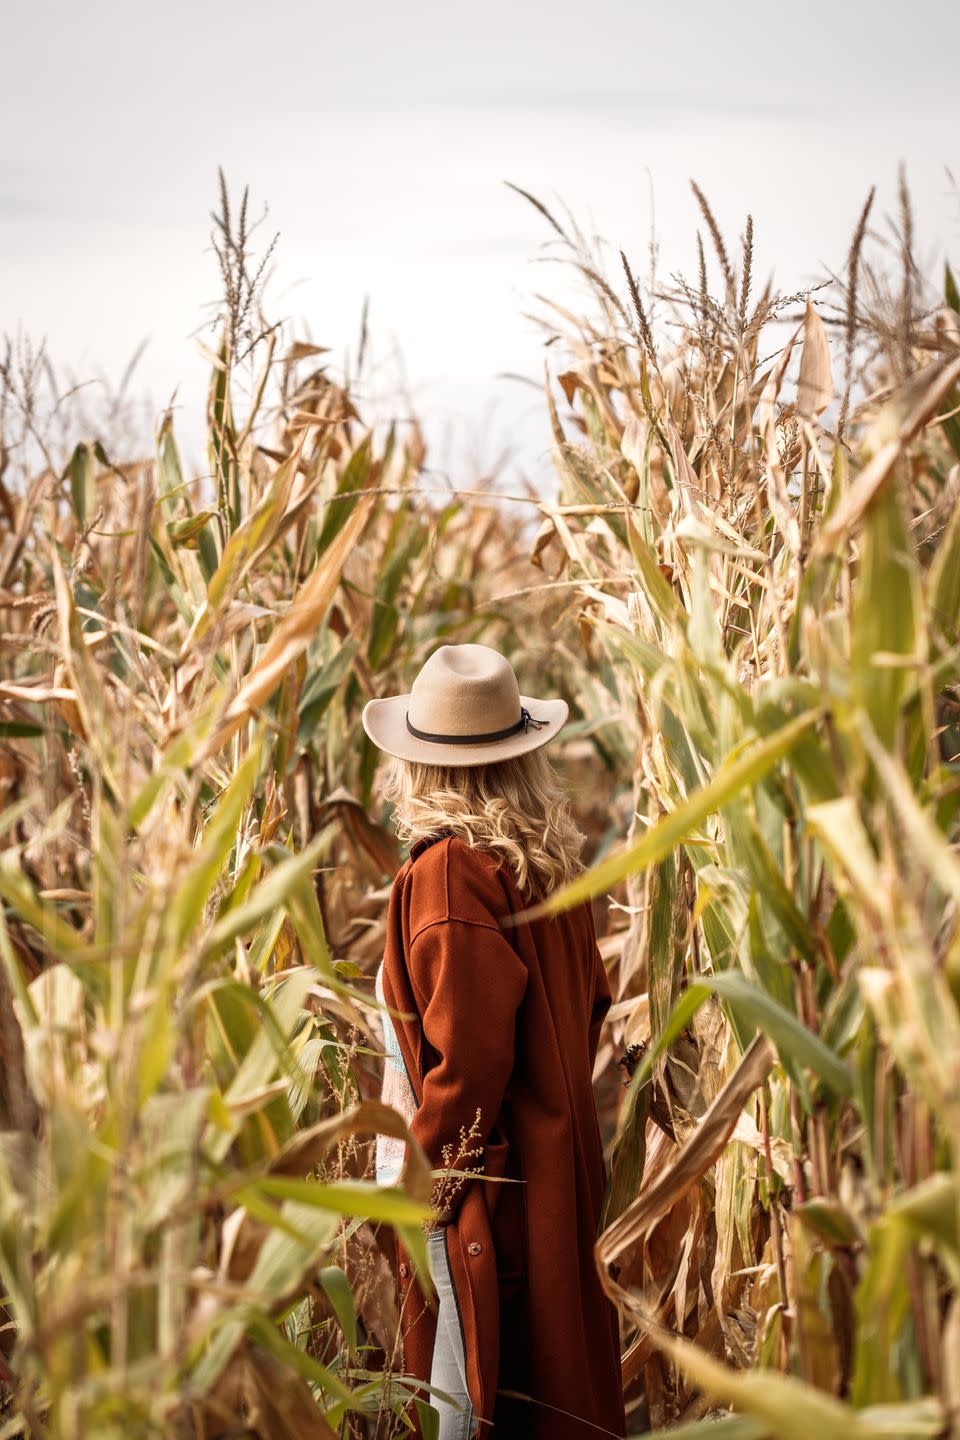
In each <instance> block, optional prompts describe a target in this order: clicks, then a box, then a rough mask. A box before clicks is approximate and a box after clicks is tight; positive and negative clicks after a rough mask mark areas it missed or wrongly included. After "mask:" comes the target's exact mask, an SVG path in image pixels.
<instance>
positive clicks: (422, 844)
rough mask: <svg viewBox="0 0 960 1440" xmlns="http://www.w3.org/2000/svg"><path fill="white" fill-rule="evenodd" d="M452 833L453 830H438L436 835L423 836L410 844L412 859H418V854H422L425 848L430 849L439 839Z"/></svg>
mask: <svg viewBox="0 0 960 1440" xmlns="http://www.w3.org/2000/svg"><path fill="white" fill-rule="evenodd" d="M452 835H453V831H452V830H438V831H437V832H436V834H434V835H423V836H421V837H420V839H419V840H415V841H414V842H413V844H412V845H411V846H410V859H411V860H416V858H417V856H418V855H422V854H423V852H424V850H428V849H429V848H430V846H431V845H435V844H436V843H437V841H438V840H444V839H446V837H447V836H452Z"/></svg>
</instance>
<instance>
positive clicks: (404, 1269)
mask: <svg viewBox="0 0 960 1440" xmlns="http://www.w3.org/2000/svg"><path fill="white" fill-rule="evenodd" d="M406 1278H407V1262H406V1260H401V1261H400V1279H401V1280H406Z"/></svg>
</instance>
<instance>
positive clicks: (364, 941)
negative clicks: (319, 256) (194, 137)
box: [0, 186, 960, 1440]
mask: <svg viewBox="0 0 960 1440" xmlns="http://www.w3.org/2000/svg"><path fill="white" fill-rule="evenodd" d="M534 203H536V204H537V205H538V208H539V209H540V211H541V215H542V219H543V223H544V226H545V227H546V228H547V230H548V233H549V234H550V236H551V237H552V239H553V241H554V243H555V245H556V247H557V251H558V253H560V254H562V255H563V256H565V257H566V258H567V259H568V260H569V262H570V264H571V265H572V266H574V267H576V268H577V270H578V272H579V275H580V276H581V279H582V282H583V287H584V288H583V294H584V303H583V306H582V313H581V314H580V315H575V314H573V313H571V312H570V311H569V309H567V308H561V307H559V306H554V307H551V306H549V304H547V302H544V314H543V323H544V327H545V329H546V330H547V331H549V334H550V338H551V342H552V343H551V345H550V348H549V350H548V354H549V356H550V378H549V381H548V383H547V387H546V395H545V405H546V406H547V407H548V413H549V419H550V423H551V425H552V430H553V437H554V454H555V463H556V483H555V487H554V489H553V491H552V492H551V493H544V494H539V495H538V494H535V493H534V492H532V491H529V492H528V493H526V494H524V495H519V496H515V497H514V499H513V500H512V501H511V502H510V503H509V504H508V503H507V502H505V501H504V499H503V498H502V497H501V496H500V495H498V494H492V493H491V495H489V496H484V495H482V494H477V493H473V492H471V493H467V492H464V493H459V494H458V493H456V492H455V491H447V492H446V493H443V494H438V493H437V492H436V490H435V488H433V487H431V486H430V485H429V484H427V483H425V481H424V473H423V472H424V465H425V458H426V457H425V446H424V442H423V439H422V436H421V432H420V430H419V429H418V427H417V426H416V424H413V423H405V424H399V423H398V424H396V425H393V426H390V427H384V426H368V425H367V424H366V423H365V419H364V415H363V414H362V406H361V405H360V404H359V402H358V401H357V400H356V398H355V395H352V394H351V389H352V387H351V384H350V383H349V381H348V382H346V383H340V382H338V381H337V380H335V379H334V378H333V376H332V374H331V366H330V365H329V364H328V363H327V358H326V357H325V355H324V353H323V352H322V351H321V350H320V349H319V348H318V347H315V346H313V345H310V344H307V343H305V342H303V341H301V340H298V339H297V337H296V336H295V335H294V334H291V333H287V331H286V330H285V329H284V328H282V327H274V326H272V325H271V324H270V323H269V320H268V318H267V317H266V316H265V315H264V314H263V308H262V306H263V301H262V294H261V287H260V278H261V272H260V270H259V265H258V261H257V259H256V257H255V256H254V255H253V254H252V253H251V252H252V246H251V243H250V241H249V237H248V234H247V231H246V221H245V213H244V211H245V207H241V208H239V209H238V210H237V211H236V213H235V214H231V212H230V207H229V205H227V204H226V197H225V196H223V197H222V203H221V213H220V216H219V230H218V253H219V255H220V261H221V268H222V278H223V282H224V303H223V308H222V313H221V318H220V325H219V329H218V332H217V339H216V342H215V346H214V349H213V351H212V352H211V357H210V359H211V382H210V390H209V405H208V420H209V457H210V465H209V474H208V476H207V477H203V478H196V479H195V478H194V477H192V476H191V475H189V474H186V473H184V468H183V467H182V465H181V461H180V458H179V452H178V447H177V441H176V438H175V434H174V426H173V421H172V418H171V416H170V415H169V414H168V415H166V416H165V417H164V418H163V420H162V422H161V423H160V424H159V426H158V432H157V435H156V439H155V450H154V452H153V453H151V454H149V455H145V456H144V455H143V454H141V452H140V451H139V450H138V449H137V448H136V443H137V442H134V441H132V440H130V439H129V437H128V436H127V435H126V432H125V430H124V425H123V417H122V415H121V414H119V412H118V411H117V410H116V409H115V410H114V412H113V413H111V412H110V410H109V407H108V408H107V409H105V410H104V411H103V412H102V413H99V412H98V413H96V414H93V413H90V412H88V411H85V410H83V409H82V408H81V399H80V398H78V397H76V396H74V397H71V396H68V395H61V394H60V393H59V392H58V390H57V388H56V379H55V376H54V375H53V373H52V371H51V370H50V368H49V367H48V365H47V363H46V361H45V358H44V357H43V355H42V354H39V353H35V352H31V351H30V350H29V348H28V347H27V346H26V345H25V344H23V343H20V344H8V345H7V347H6V352H5V355H4V357H3V361H2V368H0V632H2V642H0V643H2V654H3V666H2V673H0V796H2V801H0V813H2V821H0V897H2V913H0V959H2V964H0V1054H2V1069H0V1292H2V1307H3V1308H2V1316H0V1321H2V1327H0V1440H8V1437H15V1436H27V1435H29V1436H32V1437H47V1436H49V1437H51V1440H74V1437H98V1440H110V1437H116V1440H120V1437H152V1436H164V1437H167V1436H169V1437H176V1440H188V1437H207V1440H213V1437H218V1436H219V1437H224V1440H226V1437H227V1436H234V1437H239V1436H249V1437H263V1440H267V1437H269V1440H285V1437H290V1440H294V1437H296V1440H312V1437H317V1440H322V1437H326V1440H329V1437H334V1436H336V1437H350V1440H359V1437H374V1436H375V1437H377V1440H387V1437H393V1436H400V1435H403V1434H405V1433H406V1425H405V1422H404V1420H403V1413H402V1412H403V1410H404V1406H405V1405H406V1404H407V1403H408V1399H409V1389H408V1387H407V1386H406V1384H405V1381H404V1374H403V1369H402V1365H401V1364H400V1361H399V1357H398V1355H397V1315H396V1305H395V1299H394V1289H393V1280H392V1275H391V1271H390V1266H389V1263H388V1259H387V1257H388V1256H389V1255H390V1254H391V1242H392V1237H393V1235H394V1232H395V1231H398V1232H399V1233H400V1235H401V1237H402V1239H403V1241H404V1243H405V1245H407V1246H408V1247H410V1248H411V1250H412V1251H413V1253H414V1255H415V1257H416V1258H417V1259H418V1260H419V1263H420V1264H421V1265H425V1264H426V1257H425V1250H424V1246H423V1240H422V1231H421V1225H422V1222H423V1221H424V1219H425V1218H426V1216H427V1214H428V1211H427V1207H426V1203H425V1202H426V1200H427V1198H428V1197H429V1194H430V1185H431V1180H430V1174H429V1171H428V1170H427V1169H426V1166H425V1164H424V1162H423V1157H422V1153H418V1152H417V1151H415V1150H414V1149H413V1147H412V1146H411V1147H408V1162H407V1167H406V1170H405V1172H404V1175H403V1176H402V1183H401V1185H400V1186H398V1187H397V1188H396V1189H393V1188H386V1187H378V1186H376V1185H375V1183H374V1181H373V1141H374V1138H375V1135H376V1133H377V1132H379V1131H384V1130H388V1129H390V1130H392V1131H393V1133H396V1134H400V1135H402V1134H404V1133H405V1131H404V1130H403V1126H402V1121H401V1120H400V1118H399V1116H396V1115H395V1114H394V1113H393V1112H392V1111H389V1110H386V1109H385V1108H384V1107H382V1106H381V1105H380V1104H379V1101H378V1099H377V1096H378V1095H379V1084H380V1067H381V1063H382V1060H381V1048H380V1032H379V1026H378V1017H377V1006H376V1001H375V998H374V995H373V974H374V971H375V968H376V965H377V963H378V962H379V959H380V955H381V953H382V944H383V934H384V931H383V926H384V919H385V912H386V902H387V897H388V894H389V889H390V884H391V880H392V877H393V875H394V873H395V871H396V870H397V868H398V866H399V865H400V863H401V862H402V860H403V858H404V856H403V854H402V853H401V851H400V849H399V847H398V845H397V842H396V840H395V837H394V835H393V831H392V828H391V825H390V816H389V815H388V814H387V813H385V811H384V808H383V806H382V805H381V803H380V801H379V799H378V792H377V784H376V780H377V770H378V764H379V761H380V758H381V757H380V756H379V754H378V752H376V751H375V750H374V748H373V747H372V746H371V744H370V743H369V741H368V740H367V738H366V736H365V735H364V733H363V731H362V729H361V726H360V723H359V716H360V711H361V709H362V708H363V705H364V703H365V702H366V700H367V699H368V698H369V697H370V696H371V695H378V694H388V693H393V692H397V691H400V690H404V689H408V688H409V684H410V681H411V680H412V678H413V676H414V675H415V674H416V672H417V670H418V669H419V667H420V665H421V664H422V663H423V661H424V660H425V658H426V657H427V655H428V654H429V653H430V652H431V651H432V649H434V648H435V647H436V646H437V645H438V644H440V643H443V642H445V641H456V642H462V641H476V640H481V641H484V642H486V643H489V644H491V645H494V646H496V647H497V648H499V649H501V650H503V651H504V652H505V653H507V654H508V655H509V656H510V658H511V660H512V662H513V664H514V668H515V669H516V671H517V673H518V676H519V677H520V679H521V686H523V684H524V683H525V681H524V677H531V676H534V675H535V676H536V677H537V684H538V686H539V687H540V690H541V691H542V693H544V694H562V695H564V696H565V697H566V698H567V699H568V701H569V703H570V707H571V718H570V722H569V724H568V726H567V727H566V729H565V730H564V732H563V734H562V736H561V737H560V739H559V741H558V742H557V743H556V745H555V746H553V747H552V748H551V758H552V759H553V760H554V761H555V763H556V764H557V766H558V769H559V770H560V771H561V773H562V775H563V776H564V778H565V780H566V782H567V783H568V784H569V785H570V787H571V788H572V790H573V791H574V793H575V795H576V797H577V818H578V821H579V823H580V824H581V826H582V828H584V829H585V830H586V832H587V834H588V836H589V850H590V853H589V855H588V857H587V858H588V860H589V862H590V868H589V870H588V871H587V872H586V873H585V875H584V876H583V877H581V879H580V880H579V881H577V882H576V884H575V885H574V886H572V887H568V889H567V890H566V891H564V892H562V893H558V894H557V895H556V896H555V897H554V898H553V900H552V901H551V902H550V903H551V904H555V905H556V906H558V907H559V906H563V905H565V904H570V903H573V902H574V901H576V900H578V899H580V898H582V897H583V895H585V894H589V895H591V896H593V897H595V899H594V905H595V914H596V921H597V930H598V935H599V936H600V937H601V938H600V945H601V950H602V953H603V955H604V958H605V961H606V964H607V966H608V972H609V975H610V981H611V987H612V989H613V992H614V1004H613V1007H612V1009H611V1011H610V1015H609V1017H608V1021H607V1024H606V1026H605V1030H604V1035H603V1037H602V1041H601V1047H600V1052H599V1054H598V1058H597V1068H596V1075H595V1079H596V1085H597V1099H598V1105H599V1107H600V1114H601V1120H602V1123H603V1128H604V1133H605V1137H606V1139H607V1140H608V1142H609V1149H608V1156H609V1169H610V1184H609V1188H608V1193H607V1197H606V1202H605V1213H604V1219H603V1225H602V1234H601V1236H600V1238H599V1241H598V1246H597V1263H598V1266H599V1267H600V1271H601V1274H602V1275H603V1277H604V1284H605V1286H606V1287H607V1289H608V1291H609V1294H610V1296H611V1298H612V1299H613V1300H614V1301H615V1303H616V1304H617V1306H618V1308H619V1310H620V1313H621V1316H622V1328H621V1336H622V1351H623V1379H624V1388H625V1396H626V1401H627V1409H628V1416H629V1418H630V1424H631V1427H632V1430H633V1432H634V1433H637V1434H640V1433H646V1432H648V1431H651V1432H659V1431H661V1430H664V1431H666V1430H669V1431H670V1433H671V1434H673V1435H678V1436H683V1435H689V1434H692V1433H694V1429H695V1428H696V1429H697V1430H701V1429H703V1430H707V1427H708V1426H709V1430H708V1431H707V1433H710V1434H716V1435H717V1436H718V1437H719V1436H723V1437H726V1440H763V1437H783V1440H810V1437H811V1436H815V1437H816V1440H867V1437H878V1440H879V1437H907V1436H931V1437H932V1436H943V1437H947V1436H951V1437H953V1440H957V1437H960V1299H958V1279H960V855H958V853H957V841H958V838H960V764H958V760H960V708H958V707H960V688H958V683H957V682H958V659H960V503H958V500H960V296H958V292H957V287H956V284H955V282H954V279H953V275H952V272H951V270H950V268H949V267H947V270H946V276H945V283H943V284H942V285H941V286H940V287H939V293H937V294H934V293H933V292H932V290H931V287H930V284H929V282H928V281H927V280H926V279H925V278H924V277H923V276H922V275H921V274H920V273H919V271H918V268H917V265H916V262H915V260H914V241H913V236H912V224H911V217H910V205H909V197H908V195H907V193H906V189H905V186H902V188H901V213H900V215H899V216H898V217H897V219H896V221H895V223H894V226H893V229H894V232H895V234H896V242H895V245H894V246H893V247H891V248H888V249H887V250H886V251H883V250H881V249H880V247H879V245H878V242H877V238H876V235H875V234H874V231H873V223H874V217H873V216H872V214H871V213H870V211H871V202H870V201H868V202H867V204H866V206H865V207H864V210H863V213H862V214H861V215H860V218H859V222H858V221H857V217H856V215H852V216H851V230H852V232H853V238H852V243H851V247H850V253H849V255H848V257H847V259H846V264H845V266H844V267H842V268H841V269H840V270H839V272H838V274H837V275H836V276H834V277H833V278H832V279H831V280H830V282H829V283H827V284H824V285H823V286H822V287H818V288H816V289H814V290H813V291H812V293H811V294H809V295H808V294H806V293H804V294H796V295H789V296H780V295H777V294H775V293H773V292H770V291H766V292H764V293H762V294H757V293H755V291H756V284H755V282H754V280H753V278H752V273H751V272H752V269H753V235H752V225H751V224H750V223H749V222H748V223H747V225H746V228H745V231H744V235H743V237H742V239H741V241H740V242H739V243H738V245H737V246H736V247H732V246H729V245H728V243H727V242H726V241H725V240H724V238H723V237H722V235H721V233H720V231H719V229H718V227H717V225H716V222H715V221H714V218H713V215H712V212H711V210H710V208H709V205H708V203H707V201H706V199H705V198H704V197H703V196H702V195H701V194H700V192H699V191H698V190H696V187H695V200H694V203H695V204H696V207H697V215H698V218H699V221H700V223H701V230H702V239H701V240H700V246H699V254H700V274H699V275H698V276H697V277H695V278H694V279H693V280H692V281H684V280H682V279H680V278H679V277H674V279H673V281H672V283H671V285H670V286H669V287H667V288H663V287H660V286H659V285H656V284H652V285H648V284H645V283H644V282H643V281H642V280H641V279H640V278H639V277H638V275H637V274H636V271H635V268H634V266H633V264H632V257H631V256H630V255H629V253H628V254H626V255H624V256H623V257H622V259H623V265H622V268H616V267H613V268H609V269H607V270H604V268H603V266H602V261H601V257H600V256H599V255H597V254H596V253H595V252H594V251H593V250H592V249H591V247H590V246H589V245H588V244H587V243H586V241H585V240H584V239H583V237H582V236H581V235H580V233H579V232H578V231H577V230H576V228H575V227H571V226H570V225H568V224H567V223H565V222H561V221H560V220H558V219H557V218H556V217H555V216H554V215H553V214H552V213H550V212H548V211H547V210H546V209H545V208H544V207H543V206H542V205H540V203H539V202H538V201H535V202H534ZM140 443H142V442H140ZM119 444H123V445H125V446H127V447H128V453H124V452H119V453H118V450H117V446H118V445H119ZM130 453H132V454H133V455H134V457H135V458H130ZM518 515H519V516H520V520H521V521H522V520H524V519H525V518H526V517H527V516H529V517H531V520H532V523H530V524H521V523H519V522H518ZM625 1052H626V1053H627V1054H628V1055H629V1057H630V1062H631V1063H629V1064H627V1063H625V1064H624V1065H622V1066H618V1064H617V1061H618V1059H619V1058H620V1057H621V1056H623V1055H624V1053H625ZM631 1071H632V1076H631V1078H630V1080H629V1083H628V1084H625V1083H624V1082H625V1079H626V1077H627V1075H628V1074H630V1072H631ZM614 1261H615V1262H616V1263H617V1264H618V1265H619V1266H620V1270H619V1273H618V1278H617V1280H616V1281H614V1280H613V1279H612V1278H611V1274H612V1271H611V1268H610V1267H611V1262H614ZM428 1421H429V1417H425V1425H426V1428H425V1433H429V1424H428Z"/></svg>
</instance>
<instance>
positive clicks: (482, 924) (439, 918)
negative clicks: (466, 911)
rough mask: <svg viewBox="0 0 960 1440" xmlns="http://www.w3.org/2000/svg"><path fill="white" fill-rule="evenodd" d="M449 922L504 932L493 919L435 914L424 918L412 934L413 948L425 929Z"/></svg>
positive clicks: (411, 942) (411, 943)
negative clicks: (429, 917)
mask: <svg viewBox="0 0 960 1440" xmlns="http://www.w3.org/2000/svg"><path fill="white" fill-rule="evenodd" d="M449 924H454V925H473V926H475V927H476V929H478V930H495V931H496V933H497V934H498V935H503V934H504V930H503V926H502V925H494V924H493V922H492V921H491V920H473V919H469V918H468V917H467V916H466V915H435V916H434V918H433V919H432V920H424V922H423V924H422V925H420V926H418V927H417V929H416V930H415V931H414V933H413V934H412V935H411V936H410V941H409V944H410V946H411V948H412V947H413V944H414V941H415V940H417V939H418V937H419V936H421V935H422V934H423V932H424V930H430V929H431V928H432V927H433V926H434V925H449Z"/></svg>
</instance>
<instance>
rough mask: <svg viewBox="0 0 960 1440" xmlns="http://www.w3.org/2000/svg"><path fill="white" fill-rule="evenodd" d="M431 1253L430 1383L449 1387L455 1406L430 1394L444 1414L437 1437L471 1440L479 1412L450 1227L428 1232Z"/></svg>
mask: <svg viewBox="0 0 960 1440" xmlns="http://www.w3.org/2000/svg"><path fill="white" fill-rule="evenodd" d="M427 1256H428V1258H429V1261H430V1276H431V1278H432V1280H433V1283H434V1285H435V1286H436V1288H437V1297H438V1299H439V1309H438V1312H437V1338H436V1342H435V1343H434V1347H433V1365H432V1368H431V1371H430V1384H431V1386H433V1385H436V1386H438V1387H439V1388H440V1389H441V1390H445V1391H446V1392H447V1394H448V1395H449V1396H450V1398H451V1400H454V1401H456V1404H455V1405H451V1404H450V1403H449V1401H447V1400H444V1399H443V1398H442V1397H441V1396H439V1395H433V1394H431V1396H430V1404H431V1405H433V1406H434V1408H435V1409H436V1411H437V1413H438V1414H439V1416H440V1430H439V1433H438V1437H437V1440H470V1437H471V1436H473V1435H475V1434H476V1433H477V1430H476V1424H477V1413H476V1411H475V1410H474V1408H473V1404H472V1402H471V1400H470V1396H469V1394H468V1392H467V1362H466V1356H465V1355H464V1350H463V1331H462V1330H461V1328H460V1316H459V1313H458V1310H457V1296H456V1292H455V1291H454V1288H453V1279H452V1277H451V1274H450V1259H449V1256H448V1254H447V1227H446V1226H445V1225H441V1226H439V1227H438V1228H437V1229H436V1230H430V1231H428V1232H427Z"/></svg>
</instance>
